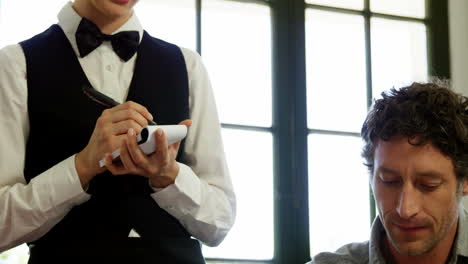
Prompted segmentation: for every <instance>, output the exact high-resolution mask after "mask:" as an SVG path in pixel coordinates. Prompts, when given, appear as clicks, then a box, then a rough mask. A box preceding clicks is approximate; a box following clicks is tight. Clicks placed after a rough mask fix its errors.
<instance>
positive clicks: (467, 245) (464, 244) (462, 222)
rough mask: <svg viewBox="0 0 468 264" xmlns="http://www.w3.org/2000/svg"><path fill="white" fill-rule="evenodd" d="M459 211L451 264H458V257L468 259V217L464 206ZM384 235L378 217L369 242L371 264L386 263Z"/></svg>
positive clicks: (373, 225)
mask: <svg viewBox="0 0 468 264" xmlns="http://www.w3.org/2000/svg"><path fill="white" fill-rule="evenodd" d="M458 211H459V215H458V230H457V237H456V240H455V246H454V248H453V251H452V252H453V254H452V257H451V258H450V262H449V263H456V261H457V259H458V256H464V257H468V217H467V215H466V214H467V213H466V210H465V208H464V207H463V205H460V208H459V210H458ZM384 234H385V229H384V227H383V224H382V222H381V221H380V217H379V216H377V217H376V218H375V220H374V223H373V224H372V229H371V238H370V241H369V263H385V259H384V258H383V255H382V251H381V250H380V241H381V240H382V238H383V236H384Z"/></svg>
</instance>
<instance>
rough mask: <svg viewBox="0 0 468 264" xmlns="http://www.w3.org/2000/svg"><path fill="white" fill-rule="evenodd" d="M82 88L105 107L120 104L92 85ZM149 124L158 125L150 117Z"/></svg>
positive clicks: (84, 85) (90, 97)
mask: <svg viewBox="0 0 468 264" xmlns="http://www.w3.org/2000/svg"><path fill="white" fill-rule="evenodd" d="M81 89H82V90H83V93H84V94H85V95H86V96H88V97H89V99H91V100H93V101H94V102H96V103H98V104H100V105H103V106H105V107H108V108H111V107H114V106H117V105H119V104H120V103H118V102H116V101H115V100H114V99H112V98H110V97H109V96H107V95H105V94H103V93H101V92H99V91H98V90H96V89H94V88H93V87H92V86H91V85H87V84H83V86H82V87H81ZM148 124H149V125H153V126H156V125H157V124H156V122H154V121H153V120H149V119H148Z"/></svg>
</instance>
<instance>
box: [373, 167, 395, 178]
mask: <svg viewBox="0 0 468 264" xmlns="http://www.w3.org/2000/svg"><path fill="white" fill-rule="evenodd" d="M377 173H385V174H392V175H395V176H399V175H400V173H398V171H396V170H393V169H390V168H387V167H383V166H381V167H379V168H378V169H377Z"/></svg>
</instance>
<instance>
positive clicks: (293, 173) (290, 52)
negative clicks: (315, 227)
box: [272, 0, 310, 263]
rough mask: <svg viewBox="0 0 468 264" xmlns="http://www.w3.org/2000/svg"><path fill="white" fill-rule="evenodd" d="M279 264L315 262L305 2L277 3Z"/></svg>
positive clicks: (275, 107) (275, 127)
mask: <svg viewBox="0 0 468 264" xmlns="http://www.w3.org/2000/svg"><path fill="white" fill-rule="evenodd" d="M272 14H273V16H272V28H273V54H272V56H273V131H274V146H273V148H274V151H273V153H274V157H273V159H274V188H275V193H274V194H275V260H274V261H275V263H304V262H306V261H307V260H309V259H310V253H309V252H310V247H309V232H308V230H309V229H308V222H309V221H308V194H307V193H308V184H307V117H306V109H307V107H306V84H305V3H304V1H303V0H277V1H274V2H273V1H272Z"/></svg>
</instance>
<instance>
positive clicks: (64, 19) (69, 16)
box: [58, 2, 143, 48]
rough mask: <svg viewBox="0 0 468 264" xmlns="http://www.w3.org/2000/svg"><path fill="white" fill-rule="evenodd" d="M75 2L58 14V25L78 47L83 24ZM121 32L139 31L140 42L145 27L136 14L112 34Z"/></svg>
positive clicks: (73, 44) (68, 4)
mask: <svg viewBox="0 0 468 264" xmlns="http://www.w3.org/2000/svg"><path fill="white" fill-rule="evenodd" d="M72 5H73V2H68V3H66V4H65V6H63V8H62V10H60V12H59V14H58V21H59V22H58V24H59V26H60V27H61V28H62V30H63V32H64V33H65V35H66V36H67V38H68V39H69V40H70V43H72V46H73V47H74V48H75V47H76V40H75V33H76V30H77V29H78V25H79V24H80V22H81V16H80V15H78V13H77V12H76V11H75V10H74V9H73V7H72ZM121 31H138V33H139V34H140V42H141V40H142V38H143V27H142V26H141V23H140V20H139V19H138V17H137V16H136V15H135V12H134V13H133V15H132V16H131V17H130V19H129V20H128V21H127V22H125V24H123V25H122V26H121V27H120V28H118V29H117V30H116V31H115V32H113V33H112V34H116V33H119V32H121Z"/></svg>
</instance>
